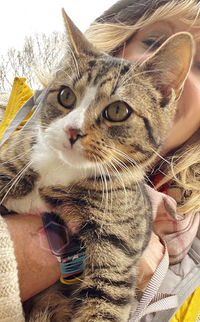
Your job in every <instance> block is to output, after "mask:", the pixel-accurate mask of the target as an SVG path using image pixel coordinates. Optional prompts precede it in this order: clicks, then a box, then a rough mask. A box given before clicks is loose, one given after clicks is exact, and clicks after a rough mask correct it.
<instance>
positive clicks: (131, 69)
mask: <svg viewBox="0 0 200 322" xmlns="http://www.w3.org/2000/svg"><path fill="white" fill-rule="evenodd" d="M162 38H163V36H161V37H159V38H158V39H156V41H155V42H153V43H152V45H151V46H149V47H148V48H147V50H145V51H144V53H143V54H142V55H141V56H139V58H138V59H137V60H136V61H135V62H134V64H133V65H132V66H131V68H130V69H129V71H128V72H127V73H126V74H125V75H124V76H123V77H122V84H123V80H124V79H127V76H128V75H129V74H130V73H131V72H132V71H133V70H134V69H136V68H139V66H140V65H141V64H142V63H143V61H144V58H146V56H147V54H148V53H150V54H151V50H152V49H153V48H154V45H155V44H156V43H157V42H160V40H161V39H162ZM125 45H126V44H124V47H123V51H122V59H124V48H125Z"/></svg>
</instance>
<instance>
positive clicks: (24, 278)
mask: <svg viewBox="0 0 200 322" xmlns="http://www.w3.org/2000/svg"><path fill="white" fill-rule="evenodd" d="M4 219H5V220H6V223H7V225H8V229H9V232H10V235H11V238H12V240H13V243H14V248H15V256H16V260H17V263H18V276H19V284H20V295H21V299H22V301H25V300H26V299H28V298H30V297H31V296H33V295H34V294H37V293H39V292H40V291H42V290H43V289H46V288H47V287H48V286H50V285H52V284H53V283H54V282H55V281H56V280H58V278H59V275H60V270H59V263H58V261H57V259H56V258H55V257H54V256H53V255H52V254H51V252H50V251H49V247H48V242H47V239H46V236H45V234H39V231H40V228H41V227H42V220H41V217H40V216H36V215H34V216H33V215H11V216H10V215H9V216H5V217H4Z"/></svg>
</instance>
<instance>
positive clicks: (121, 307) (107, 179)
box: [0, 11, 193, 322]
mask: <svg viewBox="0 0 200 322" xmlns="http://www.w3.org/2000/svg"><path fill="white" fill-rule="evenodd" d="M63 16H64V21H65V25H66V29H67V33H68V47H67V50H66V55H65V57H64V58H63V60H62V62H61V64H60V67H59V70H58V71H57V72H56V73H55V75H54V76H53V77H52V80H51V82H50V83H49V84H48V86H47V88H45V89H44V96H43V101H42V106H41V108H40V111H39V116H38V120H37V124H34V126H32V127H31V128H29V130H27V131H22V132H19V133H18V134H17V135H16V136H15V137H14V138H13V139H12V140H11V141H10V143H9V144H8V145H7V147H6V148H5V149H4V150H3V151H1V155H0V160H1V165H0V173H1V176H0V187H1V188H0V198H1V200H2V203H3V205H4V206H5V207H6V208H7V209H8V210H14V211H16V212H19V213H34V212H35V211H38V210H39V211H48V212H49V211H53V212H55V213H57V214H60V217H61V218H62V219H63V220H64V222H65V223H66V224H67V225H68V226H70V227H76V229H78V230H79V237H80V239H81V240H82V242H83V244H84V247H85V252H86V261H85V267H84V273H83V276H82V278H81V280H80V283H79V284H78V285H77V286H76V287H74V288H75V289H74V290H73V292H71V295H70V297H69V298H65V297H64V295H62V294H63V293H62V292H60V293H59V287H61V285H60V283H58V284H57V286H55V287H52V288H50V289H49V290H47V291H45V292H44V293H41V295H40V296H39V301H38V302H35V303H37V304H36V305H35V306H34V299H33V300H32V308H31V309H30V310H29V317H27V320H31V321H73V322H86V321H93V322H95V321H96V322H97V321H98V322H101V321H104V322H105V321H115V322H125V321H128V319H129V314H130V309H131V302H132V300H133V297H134V295H135V287H136V275H137V262H138V259H139V257H140V256H141V254H142V252H143V251H144V249H145V247H146V246H147V244H148V241H149V239H150V235H151V221H152V213H151V204H150V201H149V198H148V196H147V193H146V190H145V186H144V182H143V181H144V173H145V169H146V168H147V167H148V166H150V165H151V164H152V163H153V162H154V161H155V158H156V155H157V154H158V153H159V150H160V148H161V146H162V144H163V142H164V139H165V138H166V136H167V133H168V131H169V128H170V127H171V125H172V120H173V118H174V115H175V113H176V101H177V99H178V97H179V96H180V93H181V89H182V87H183V84H184V80H185V78H186V76H187V73H188V71H189V68H190V65H191V60H192V56H193V41H192V38H191V36H190V34H188V33H179V34H177V35H175V36H172V37H171V38H170V39H169V40H167V41H166V42H165V43H164V44H163V45H162V46H161V47H160V48H159V49H158V50H157V51H156V52H155V54H154V55H152V56H151V57H150V58H148V59H147V60H145V61H144V62H142V63H141V62H136V63H134V64H133V63H130V62H129V61H126V60H123V59H119V58H115V57H111V56H109V55H107V54H105V53H103V52H100V51H99V50H98V49H97V48H95V47H94V46H93V45H92V44H90V43H89V42H88V41H87V39H86V38H85V37H84V35H83V34H82V33H81V32H80V31H79V30H78V29H77V27H76V26H75V25H74V24H73V22H72V21H71V20H70V19H69V17H68V16H67V15H66V13H65V12H64V11H63ZM77 227H78V228H77ZM64 289H65V290H67V291H68V290H69V289H70V288H69V287H68V286H67V285H64ZM35 301H36V300H35ZM46 306H48V307H46Z"/></svg>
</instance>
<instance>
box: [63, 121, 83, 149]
mask: <svg viewBox="0 0 200 322" xmlns="http://www.w3.org/2000/svg"><path fill="white" fill-rule="evenodd" d="M65 132H66V133H67V136H68V139H69V142H70V143H71V146H72V145H73V144H74V143H75V142H76V141H77V140H78V139H79V138H83V137H85V136H86V134H84V133H83V131H81V130H80V129H75V128H73V127H71V126H67V127H66V128H65Z"/></svg>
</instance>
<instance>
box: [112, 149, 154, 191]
mask: <svg viewBox="0 0 200 322" xmlns="http://www.w3.org/2000/svg"><path fill="white" fill-rule="evenodd" d="M109 148H110V149H113V150H114V151H115V152H116V153H118V154H119V156H121V157H123V158H124V159H125V160H127V161H128V163H129V164H131V165H132V166H133V167H134V168H135V167H137V168H138V171H139V172H141V169H140V167H139V166H138V164H137V163H136V162H135V161H134V160H133V159H132V158H130V157H129V156H128V155H127V154H126V153H124V152H122V151H120V150H118V149H116V148H114V147H109ZM115 159H117V162H120V163H121V164H123V167H124V170H125V171H127V173H128V174H129V175H130V177H132V179H133V183H135V185H136V187H138V188H139V190H140V195H141V196H143V192H142V191H141V187H140V185H138V181H137V178H136V177H135V175H134V173H133V172H132V171H131V170H130V169H129V167H128V166H127V165H126V164H125V163H124V162H123V161H122V160H121V159H119V158H117V157H116V156H115ZM143 176H144V177H146V178H147V180H148V181H149V182H150V183H151V180H150V179H149V178H148V177H147V175H146V174H143ZM130 187H131V185H130Z"/></svg>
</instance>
